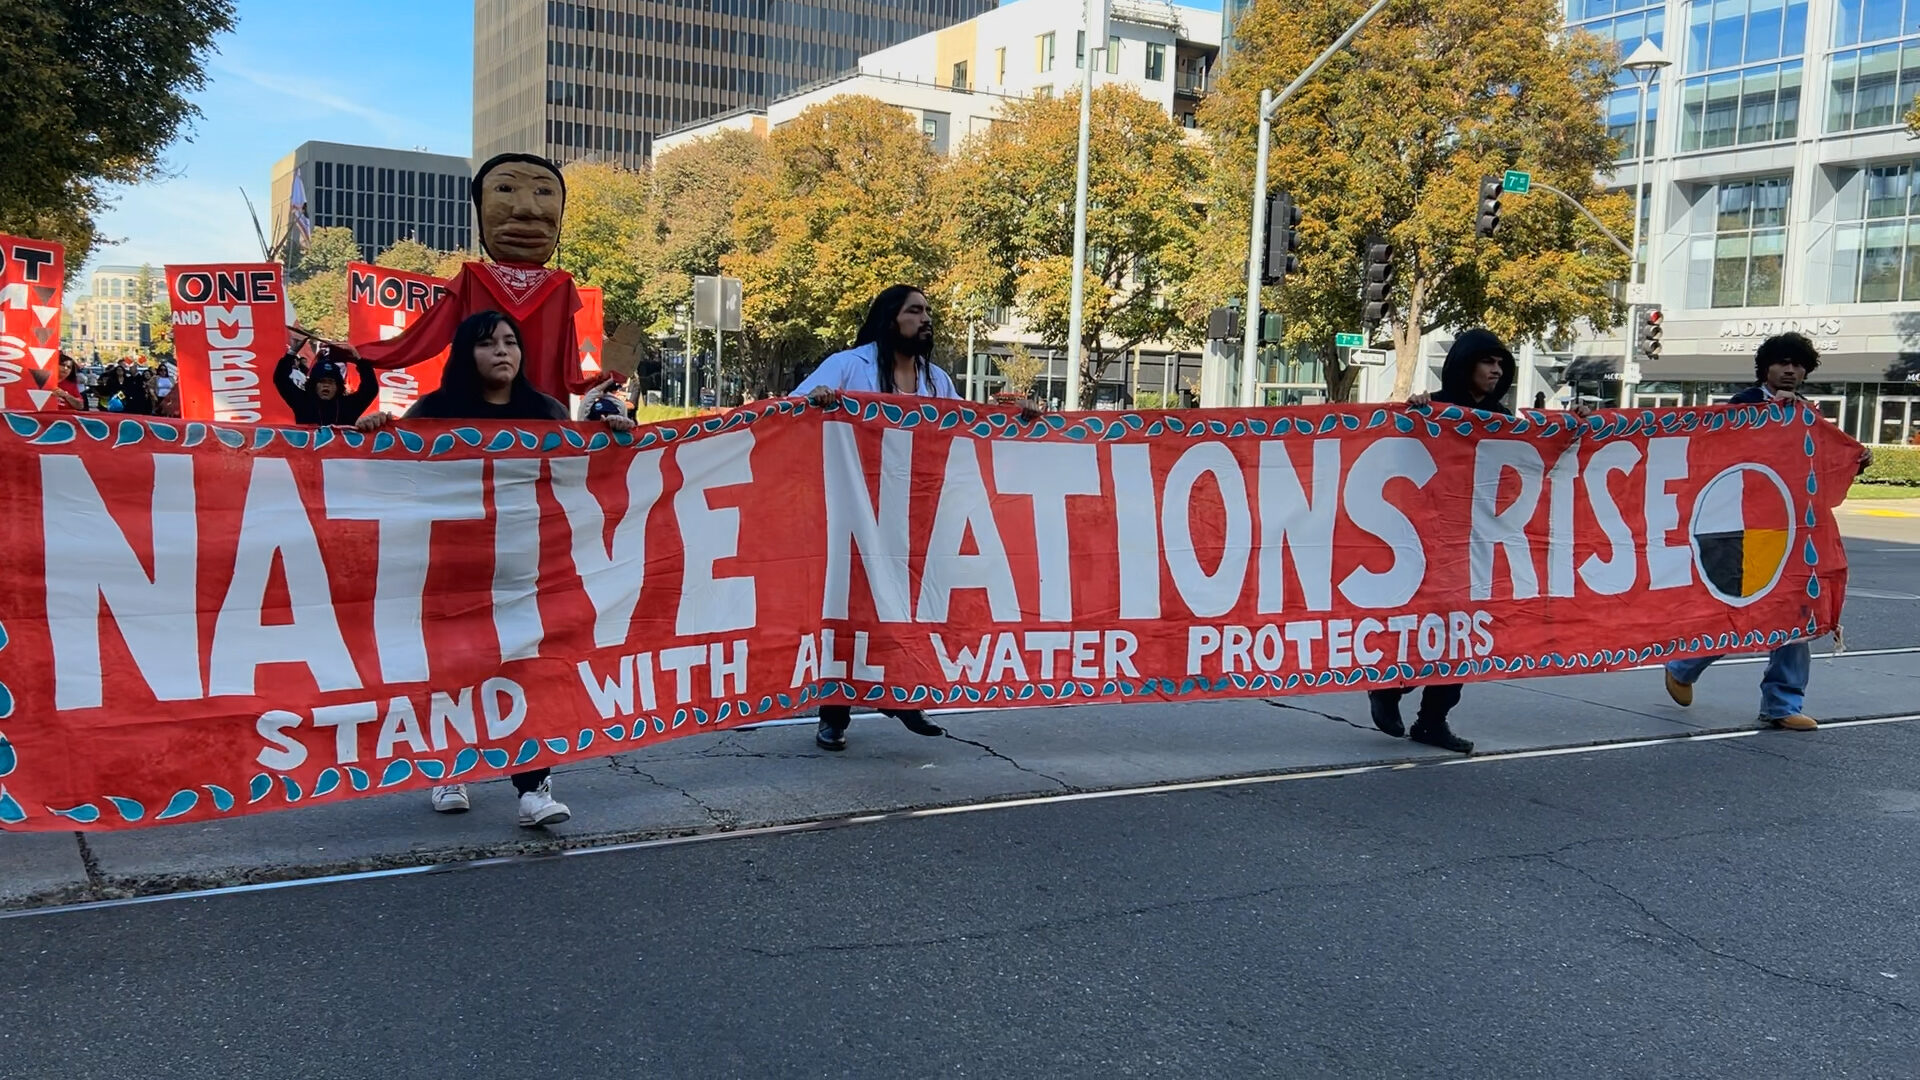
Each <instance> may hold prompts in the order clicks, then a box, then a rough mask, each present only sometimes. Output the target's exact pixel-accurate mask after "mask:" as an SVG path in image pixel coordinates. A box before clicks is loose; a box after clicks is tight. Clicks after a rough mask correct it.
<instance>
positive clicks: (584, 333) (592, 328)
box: [573, 285, 607, 375]
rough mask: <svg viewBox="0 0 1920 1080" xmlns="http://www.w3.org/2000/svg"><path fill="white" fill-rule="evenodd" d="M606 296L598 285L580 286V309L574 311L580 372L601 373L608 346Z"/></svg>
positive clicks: (584, 373)
mask: <svg viewBox="0 0 1920 1080" xmlns="http://www.w3.org/2000/svg"><path fill="white" fill-rule="evenodd" d="M605 312H606V305H605V296H604V294H602V293H601V291H600V289H599V288H598V287H597V286H593V285H582V286H580V310H579V311H576V312H574V313H573V326H574V333H575V334H576V335H578V336H579V338H580V373H581V374H582V375H599V374H600V373H601V367H600V357H601V354H603V353H604V352H606V347H607V318H606V314H605Z"/></svg>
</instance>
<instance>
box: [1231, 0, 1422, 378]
mask: <svg viewBox="0 0 1920 1080" xmlns="http://www.w3.org/2000/svg"><path fill="white" fill-rule="evenodd" d="M1389 2H1390V0H1374V4H1373V6H1372V7H1370V8H1368V9H1367V11H1366V14H1364V15H1361V16H1360V18H1359V19H1357V20H1356V21H1355V22H1354V24H1353V25H1352V26H1349V27H1347V32H1346V33H1344V34H1341V35H1340V36H1339V38H1337V39H1335V41H1334V43H1333V44H1331V45H1329V46H1327V50H1326V51H1325V52H1323V53H1321V54H1320V55H1319V56H1318V57H1316V58H1315V59H1314V61H1313V63H1311V64H1308V65H1307V66H1306V69H1305V70H1303V71H1302V72H1300V74H1299V75H1298V76H1296V77H1295V78H1294V80H1293V82H1291V83H1289V84H1287V88H1286V89H1285V90H1282V91H1280V93H1279V94H1278V95H1276V94H1274V92H1273V91H1271V90H1262V91H1260V142H1259V148H1258V150H1257V151H1256V152H1255V155H1254V159H1253V229H1252V232H1251V233H1250V235H1249V236H1248V237H1247V321H1246V325H1245V326H1244V327H1243V328H1242V331H1241V332H1242V335H1243V338H1242V343H1241V350H1240V407H1241V408H1243V409H1250V408H1252V407H1253V405H1254V401H1253V398H1254V394H1255V393H1256V392H1257V387H1258V384H1259V378H1258V373H1257V371H1256V370H1255V369H1256V367H1257V366H1258V364H1259V361H1260V285H1261V280H1260V279H1261V276H1262V275H1261V269H1262V267H1261V254H1262V253H1261V250H1260V247H1261V244H1262V243H1263V242H1264V241H1265V239H1266V236H1265V233H1266V231H1267V154H1268V151H1269V148H1270V147H1271V145H1272V142H1273V117H1274V114H1276V113H1278V112H1279V111H1280V106H1282V105H1285V104H1286V103H1287V99H1288V98H1290V97H1292V96H1293V95H1294V93H1295V92H1296V91H1298V90H1299V89H1300V88H1301V87H1302V86H1305V85H1306V83H1307V80H1308V79H1311V78H1313V75H1314V73H1315V72H1317V71H1319V70H1320V69H1321V68H1323V67H1325V66H1326V64H1327V61H1329V60H1331V59H1333V55H1334V54H1335V53H1337V52H1339V51H1340V50H1341V49H1344V48H1346V47H1347V43H1348V42H1350V41H1352V40H1353V39H1354V36H1355V35H1357V34H1359V33H1360V31H1361V30H1362V29H1363V28H1364V27H1365V26H1366V25H1367V24H1368V23H1370V22H1372V21H1373V20H1374V17H1375V16H1376V15H1379V14H1380V13H1381V12H1382V11H1385V10H1386V9H1387V4H1388V3H1389Z"/></svg>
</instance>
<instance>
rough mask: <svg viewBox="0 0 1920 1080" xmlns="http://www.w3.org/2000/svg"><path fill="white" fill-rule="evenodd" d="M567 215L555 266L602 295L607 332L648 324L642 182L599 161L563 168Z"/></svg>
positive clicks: (654, 314)
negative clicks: (623, 327)
mask: <svg viewBox="0 0 1920 1080" xmlns="http://www.w3.org/2000/svg"><path fill="white" fill-rule="evenodd" d="M566 177H567V216H566V222H565V224H564V226H563V227H562V229H561V230H560V248H559V251H558V252H557V253H556V254H555V256H554V263H555V265H557V266H559V267H560V268H561V269H562V270H565V271H567V272H568V273H570V274H572V275H573V278H574V280H575V281H576V282H578V283H579V284H581V285H592V286H597V287H598V288H599V289H600V290H601V291H602V292H603V294H604V297H603V299H604V304H605V307H606V318H607V327H608V329H609V330H613V329H616V328H618V327H619V326H621V325H623V324H625V323H630V322H638V323H641V324H642V325H649V326H650V325H652V324H653V323H654V322H655V321H656V319H657V318H658V311H657V308H656V306H655V304H654V303H653V300H652V298H651V297H650V295H649V290H648V284H649V282H650V280H651V278H652V271H651V268H650V266H649V264H648V254H649V251H648V247H647V241H648V239H649V232H650V228H649V227H650V224H651V221H650V200H649V193H648V178H647V174H646V173H644V172H636V171H633V170H630V169H623V168H621V167H620V166H618V165H613V164H608V163H604V162H585V161H578V162H574V163H573V164H571V165H569V166H567V169H566Z"/></svg>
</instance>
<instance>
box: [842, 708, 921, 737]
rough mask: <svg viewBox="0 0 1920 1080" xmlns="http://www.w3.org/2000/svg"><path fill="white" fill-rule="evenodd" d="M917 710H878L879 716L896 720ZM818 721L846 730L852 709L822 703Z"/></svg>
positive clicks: (850, 719)
mask: <svg viewBox="0 0 1920 1080" xmlns="http://www.w3.org/2000/svg"><path fill="white" fill-rule="evenodd" d="M919 711H920V710H918V709H905V710H901V711H898V712H896V711H895V710H893V709H880V710H878V712H879V713H880V715H881V716H891V717H893V718H894V719H896V720H898V719H899V718H900V717H902V716H912V715H913V714H915V713H917V712H919ZM820 722H821V723H823V724H825V725H827V726H828V727H830V728H832V729H833V730H835V731H845V730H847V725H848V724H851V723H852V722H853V709H852V707H851V706H847V705H822V706H820Z"/></svg>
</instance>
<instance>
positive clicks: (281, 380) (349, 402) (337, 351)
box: [273, 342, 380, 427]
mask: <svg viewBox="0 0 1920 1080" xmlns="http://www.w3.org/2000/svg"><path fill="white" fill-rule="evenodd" d="M299 359H300V357H299V354H298V352H297V351H296V350H291V349H290V350H288V352H287V355H285V356H283V357H281V358H280V363H279V364H277V365H275V367H274V369H273V386H274V389H276V390H278V391H280V400H282V401H285V402H286V403H287V408H289V409H292V410H293V422H294V423H296V424H305V425H308V426H311V427H333V426H336V425H338V426H342V427H344V426H345V425H348V424H352V423H356V422H358V421H359V419H360V417H361V416H363V415H365V414H366V411H367V407H368V406H370V405H372V404H373V399H374V398H375V397H376V396H378V395H379V393H380V384H379V383H378V382H377V381H376V380H375V377H374V373H373V365H372V364H369V363H367V362H366V361H365V360H362V359H360V357H359V356H358V355H356V354H355V353H354V351H353V350H352V349H350V348H348V347H346V346H345V345H334V344H330V343H326V342H322V343H321V344H320V351H319V354H318V355H317V356H316V358H315V359H314V362H313V366H312V367H311V368H308V369H307V381H306V384H305V385H304V386H303V385H301V384H300V383H297V382H294V381H293V367H294V365H295V364H296V363H298V362H299ZM347 361H351V362H352V363H353V366H354V369H355V370H356V371H357V372H358V373H359V376H360V380H359V386H358V388H357V389H355V390H354V391H353V393H351V394H349V393H347V370H346V362H347Z"/></svg>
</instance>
